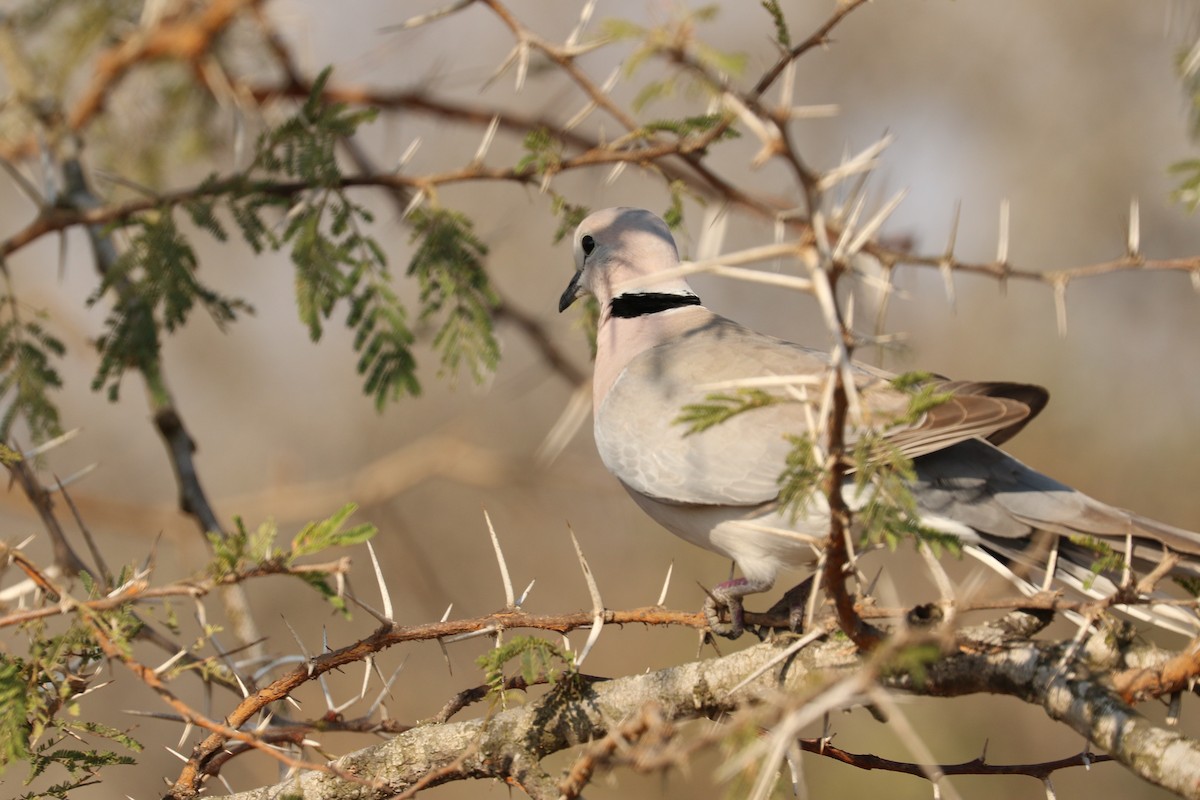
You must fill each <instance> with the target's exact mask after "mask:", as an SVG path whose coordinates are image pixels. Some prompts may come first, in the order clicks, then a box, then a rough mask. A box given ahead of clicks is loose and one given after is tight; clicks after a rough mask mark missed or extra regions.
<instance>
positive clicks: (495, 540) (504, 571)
mask: <svg viewBox="0 0 1200 800" xmlns="http://www.w3.org/2000/svg"><path fill="white" fill-rule="evenodd" d="M483 518H484V520H486V521H487V526H488V534H489V535H490V536H491V537H492V548H493V549H494V550H495V551H496V563H497V564H498V565H499V566H500V579H501V580H502V581H503V582H504V607H505V608H513V607H515V606H516V600H515V599H514V596H513V585H512V577H511V576H510V575H509V574H508V563H507V562H506V561H505V560H504V551H503V550H501V549H500V537H498V536H496V528H495V527H494V526H493V525H492V517H491V515H490V514H488V512H487V510H486V509H485V510H484V512H483Z"/></svg>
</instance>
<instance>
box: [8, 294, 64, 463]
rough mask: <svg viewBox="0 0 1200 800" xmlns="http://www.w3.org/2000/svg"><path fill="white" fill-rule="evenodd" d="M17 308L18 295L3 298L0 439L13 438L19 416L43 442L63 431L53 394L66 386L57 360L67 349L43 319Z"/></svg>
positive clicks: (34, 435) (33, 435)
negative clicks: (23, 314)
mask: <svg viewBox="0 0 1200 800" xmlns="http://www.w3.org/2000/svg"><path fill="white" fill-rule="evenodd" d="M17 309H18V305H17V301H16V298H14V297H0V314H2V315H3V316H2V317H0V403H3V404H4V406H5V408H4V413H3V415H2V416H0V441H3V442H7V441H10V440H11V437H12V432H13V424H14V423H15V422H16V421H17V420H18V419H21V420H24V422H25V424H26V425H27V426H28V428H29V433H30V435H31V436H32V437H33V439H34V440H35V441H41V440H44V439H49V438H51V437H53V436H56V435H58V434H59V433H61V428H60V425H59V415H58V407H57V406H56V405H55V404H54V402H53V400H52V399H51V393H52V392H53V391H54V390H56V389H59V388H60V387H61V386H62V379H61V378H60V377H59V374H58V370H57V369H56V368H55V366H54V361H55V360H56V359H58V358H59V357H61V356H62V354H63V352H64V351H65V348H64V347H63V343H62V342H61V341H60V340H59V339H58V338H57V337H56V336H54V335H53V334H52V333H50V332H49V331H48V330H47V329H46V328H45V326H44V323H43V322H42V321H39V320H38V319H36V318H35V319H31V320H25V319H22V318H21V317H20V316H19V315H18V313H17ZM39 316H40V315H39Z"/></svg>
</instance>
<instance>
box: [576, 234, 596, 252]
mask: <svg viewBox="0 0 1200 800" xmlns="http://www.w3.org/2000/svg"><path fill="white" fill-rule="evenodd" d="M579 245H580V247H582V248H583V254H584V255H585V256H590V255H591V254H592V251H593V250H595V249H596V240H595V239H593V238H592V237H591V236H588V235H586V234H585V235H584V237H583V238H582V239H580V240H579Z"/></svg>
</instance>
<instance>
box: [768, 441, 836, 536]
mask: <svg viewBox="0 0 1200 800" xmlns="http://www.w3.org/2000/svg"><path fill="white" fill-rule="evenodd" d="M785 438H786V439H787V441H788V443H790V444H791V446H792V449H791V450H789V451H788V454H787V457H786V458H785V459H784V467H783V472H781V473H780V474H779V502H780V503H781V504H782V506H783V508H784V509H785V510H786V511H787V512H788V514H789V515H790V516H791V519H792V521H795V520H796V519H797V518H799V516H800V515H801V514H803V513H804V512H805V510H806V509H807V508H808V505H809V503H810V502H811V501H812V499H813V497H815V496H816V494H817V492H819V491H820V490H821V480H822V479H823V478H824V476H825V471H824V468H823V466H822V465H821V464H820V462H819V461H818V460H817V449H816V447H815V446H814V443H813V439H812V436H811V435H810V434H804V435H802V436H795V435H788V436H787V437H785Z"/></svg>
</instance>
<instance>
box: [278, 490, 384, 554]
mask: <svg viewBox="0 0 1200 800" xmlns="http://www.w3.org/2000/svg"><path fill="white" fill-rule="evenodd" d="M357 509H358V506H357V505H356V504H354V503H347V504H346V505H344V506H342V507H341V508H340V509H338V511H337V512H335V513H334V514H333V515H332V516H330V517H328V518H326V519H323V520H321V521H320V522H310V523H308V524H307V525H305V526H304V528H303V529H302V530H301V531H300V532H299V533H297V534H296V536H295V538H293V539H292V552H291V558H292V559H293V560H294V559H296V558H299V557H300V556H306V555H311V554H312V553H319V552H320V551H322V550H326V549H328V548H330V547H349V546H351V545H355V544H361V543H362V542H365V541H367V540H368V539H370V538H371V537H372V536H374V535H375V533H376V531H377V529H376V527H375V526H374V525H369V524H363V525H355V526H354V527H353V528H349V529H346V530H343V529H342V526H343V525H345V523H346V520H347V519H349V518H350V515H351V514H353V513H354V512H355V511H356V510H357Z"/></svg>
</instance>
